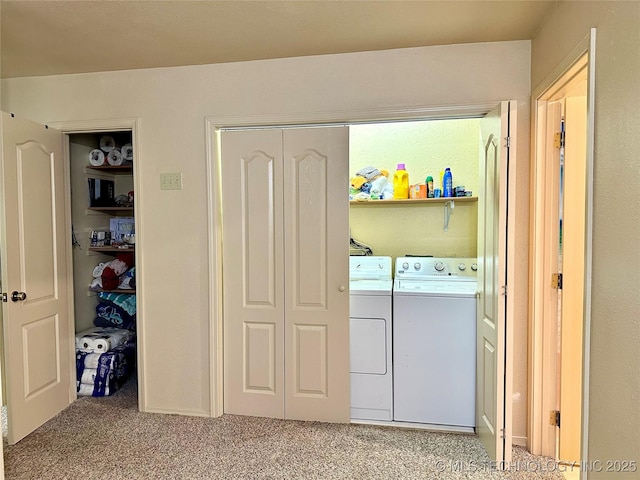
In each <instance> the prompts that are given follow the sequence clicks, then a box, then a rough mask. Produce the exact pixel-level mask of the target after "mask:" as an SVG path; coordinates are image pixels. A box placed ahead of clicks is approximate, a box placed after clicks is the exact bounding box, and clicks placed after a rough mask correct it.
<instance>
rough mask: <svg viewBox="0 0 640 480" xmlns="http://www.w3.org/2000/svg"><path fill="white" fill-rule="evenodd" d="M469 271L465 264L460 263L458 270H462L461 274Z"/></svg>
mask: <svg viewBox="0 0 640 480" xmlns="http://www.w3.org/2000/svg"><path fill="white" fill-rule="evenodd" d="M466 269H467V266H466V265H465V264H464V263H460V264H459V265H458V270H460V271H461V272H464V271H465V270H466Z"/></svg>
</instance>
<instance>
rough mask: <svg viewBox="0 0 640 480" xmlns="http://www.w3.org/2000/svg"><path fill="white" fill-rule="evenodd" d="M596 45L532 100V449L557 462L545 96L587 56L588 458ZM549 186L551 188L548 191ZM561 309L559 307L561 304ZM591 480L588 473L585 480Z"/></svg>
mask: <svg viewBox="0 0 640 480" xmlns="http://www.w3.org/2000/svg"><path fill="white" fill-rule="evenodd" d="M595 41H596V29H595V28H592V29H591V30H590V32H589V34H588V35H587V36H586V37H585V38H584V39H583V40H582V41H581V42H580V43H579V44H578V45H577V46H576V47H575V48H574V49H573V51H572V52H571V53H570V54H569V55H568V56H567V57H566V58H565V59H564V60H563V61H562V62H561V63H560V64H559V65H558V66H557V67H556V69H555V70H554V71H553V72H552V73H551V74H550V75H549V76H548V77H547V78H546V79H545V80H544V81H543V82H542V83H541V84H540V86H538V87H537V88H536V90H534V92H533V95H532V96H531V98H532V107H531V112H532V120H531V130H532V135H531V138H532V147H531V148H532V152H531V158H532V162H531V199H530V211H531V228H530V243H529V244H530V279H529V342H528V345H529V359H530V361H529V367H528V379H529V389H528V390H529V405H530V413H529V419H528V423H529V428H528V431H529V445H528V447H529V450H530V451H531V452H532V453H534V454H537V455H549V456H552V457H554V458H555V440H554V441H553V446H552V445H551V442H550V439H549V438H548V436H547V435H545V430H547V427H546V426H547V425H548V423H549V412H548V408H545V405H548V403H549V401H550V400H549V399H550V396H553V397H555V393H554V392H555V391H556V378H555V375H553V374H551V372H552V371H553V370H554V367H553V365H554V363H555V360H553V359H551V358H550V355H549V354H548V352H545V348H544V343H545V342H544V338H545V335H548V334H549V333H551V332H549V329H550V328H552V327H551V326H549V325H547V324H546V323H545V315H544V304H545V294H544V291H545V282H547V283H548V280H549V279H548V278H547V276H546V275H545V273H546V272H545V268H544V259H545V256H546V255H547V252H546V250H545V248H544V238H545V236H546V235H547V233H548V232H547V229H548V227H547V226H546V225H545V205H544V199H545V198H549V197H550V195H551V190H550V187H553V185H549V184H548V181H547V174H546V173H545V154H544V151H543V150H544V143H543V142H542V141H540V140H539V138H538V137H539V136H540V135H542V133H544V130H545V123H546V122H545V118H544V116H545V113H546V107H545V105H544V103H545V100H544V98H545V96H546V95H548V94H549V93H550V89H551V88H552V87H553V86H554V85H556V83H557V82H558V81H559V80H560V79H561V78H562V77H563V76H565V75H566V74H567V73H569V72H570V71H571V69H572V68H574V67H575V65H576V64H577V62H578V61H579V60H580V59H582V58H583V57H584V56H585V54H586V55H587V62H588V66H587V68H588V74H587V186H586V187H587V188H586V197H587V198H586V200H587V205H586V228H585V273H584V318H583V359H582V435H581V436H582V438H581V442H582V446H581V458H582V459H586V458H588V455H587V453H588V452H587V449H588V408H589V357H590V350H589V345H590V325H591V272H592V262H591V256H592V232H593V182H592V179H593V145H594V92H595ZM548 187H549V188H548ZM556 308H557V306H556ZM581 478H584V479H586V478H587V475H586V472H582V477H581Z"/></svg>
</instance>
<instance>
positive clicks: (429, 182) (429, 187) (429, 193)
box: [424, 175, 433, 198]
mask: <svg viewBox="0 0 640 480" xmlns="http://www.w3.org/2000/svg"><path fill="white" fill-rule="evenodd" d="M424 183H425V184H426V185H427V198H433V177H432V176H431V175H429V176H428V177H427V179H426V180H425V182H424Z"/></svg>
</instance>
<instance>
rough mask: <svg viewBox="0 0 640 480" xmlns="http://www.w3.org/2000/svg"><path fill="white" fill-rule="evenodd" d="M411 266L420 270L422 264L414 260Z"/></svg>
mask: <svg viewBox="0 0 640 480" xmlns="http://www.w3.org/2000/svg"><path fill="white" fill-rule="evenodd" d="M413 268H415V269H416V270H420V268H422V265H420V263H419V262H416V263H414V264H413Z"/></svg>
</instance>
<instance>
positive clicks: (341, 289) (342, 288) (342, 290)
mask: <svg viewBox="0 0 640 480" xmlns="http://www.w3.org/2000/svg"><path fill="white" fill-rule="evenodd" d="M345 290H346V288H345V286H344V285H340V286H339V287H338V291H339V292H344V291H345Z"/></svg>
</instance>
